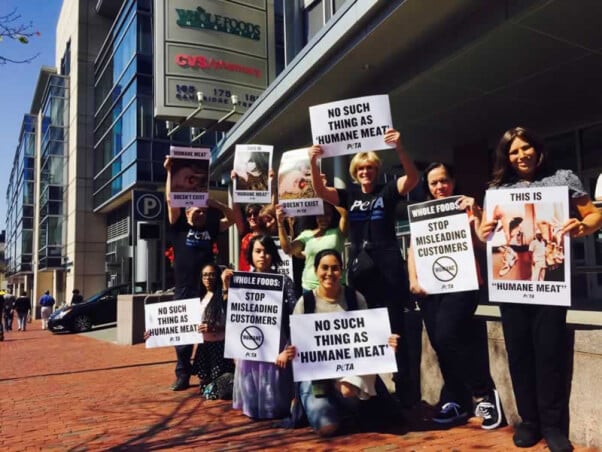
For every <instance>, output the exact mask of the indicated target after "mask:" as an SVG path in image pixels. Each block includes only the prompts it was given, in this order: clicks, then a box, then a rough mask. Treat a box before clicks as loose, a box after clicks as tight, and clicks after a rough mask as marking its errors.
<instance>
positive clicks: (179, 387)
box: [171, 378, 190, 391]
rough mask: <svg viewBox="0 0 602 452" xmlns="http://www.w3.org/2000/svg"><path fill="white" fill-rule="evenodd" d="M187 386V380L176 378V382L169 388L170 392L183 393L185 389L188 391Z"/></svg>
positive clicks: (188, 384)
mask: <svg viewBox="0 0 602 452" xmlns="http://www.w3.org/2000/svg"><path fill="white" fill-rule="evenodd" d="M189 386H190V383H189V381H188V379H186V378H178V379H177V380H176V382H175V383H174V384H173V385H172V386H171V390H172V391H184V390H185V389H188V388H189Z"/></svg>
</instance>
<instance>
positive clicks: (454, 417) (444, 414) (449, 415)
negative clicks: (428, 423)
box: [433, 402, 468, 424]
mask: <svg viewBox="0 0 602 452" xmlns="http://www.w3.org/2000/svg"><path fill="white" fill-rule="evenodd" d="M466 420H468V413H467V412H466V411H464V410H463V409H462V407H461V406H460V405H458V404H457V403H455V402H447V403H445V404H443V406H442V407H441V410H440V411H439V413H437V414H436V415H435V416H433V422H436V423H437V424H455V423H461V422H463V421H466Z"/></svg>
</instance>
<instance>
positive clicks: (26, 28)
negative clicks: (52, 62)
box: [0, 9, 40, 65]
mask: <svg viewBox="0 0 602 452" xmlns="http://www.w3.org/2000/svg"><path fill="white" fill-rule="evenodd" d="M32 36H40V32H39V31H34V29H33V23H32V22H29V23H26V24H24V23H21V15H20V14H18V13H17V10H16V9H14V10H13V11H11V12H10V13H8V14H5V15H0V43H1V42H3V41H4V39H5V38H8V39H12V40H14V41H17V42H20V43H21V44H28V43H29V38H31V37H32ZM38 55H39V53H36V54H35V55H33V56H30V57H28V58H24V59H13V58H8V57H5V56H2V55H0V65H2V64H7V63H29V62H31V61H32V60H33V59H34V58H36V57H37V56H38Z"/></svg>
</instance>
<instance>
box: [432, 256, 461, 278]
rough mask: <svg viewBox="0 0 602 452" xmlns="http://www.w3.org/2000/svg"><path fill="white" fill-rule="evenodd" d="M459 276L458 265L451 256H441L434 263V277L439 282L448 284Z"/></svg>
mask: <svg viewBox="0 0 602 452" xmlns="http://www.w3.org/2000/svg"><path fill="white" fill-rule="evenodd" d="M457 274H458V264H457V263H456V261H455V260H453V259H452V258H451V257H449V256H441V257H440V258H438V259H437V260H435V262H433V276H434V277H435V278H437V279H438V280H439V281H442V282H448V281H451V280H452V279H454V278H455V277H456V276H457Z"/></svg>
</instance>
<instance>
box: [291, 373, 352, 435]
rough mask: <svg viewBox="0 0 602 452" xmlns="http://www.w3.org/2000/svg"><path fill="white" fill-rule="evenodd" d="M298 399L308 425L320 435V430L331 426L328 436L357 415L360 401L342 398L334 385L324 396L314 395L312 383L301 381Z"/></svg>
mask: <svg viewBox="0 0 602 452" xmlns="http://www.w3.org/2000/svg"><path fill="white" fill-rule="evenodd" d="M299 398H300V399H301V404H302V405H303V409H304V410H305V415H306V416H307V421H308V422H309V425H310V426H311V428H312V429H314V430H315V431H316V432H318V433H320V434H322V429H324V428H329V427H331V426H332V430H331V431H329V432H328V434H333V433H336V431H338V430H339V429H340V428H341V426H342V425H343V424H344V423H345V422H348V421H352V420H353V419H355V418H356V417H357V415H358V411H359V410H358V408H359V403H360V401H359V400H358V399H357V398H355V397H353V398H345V397H343V396H342V395H341V393H340V392H339V391H338V390H337V389H336V388H335V387H334V384H332V385H331V388H330V390H329V391H327V392H326V394H324V395H315V394H314V391H313V384H312V382H311V381H302V382H301V383H300V384H299Z"/></svg>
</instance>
